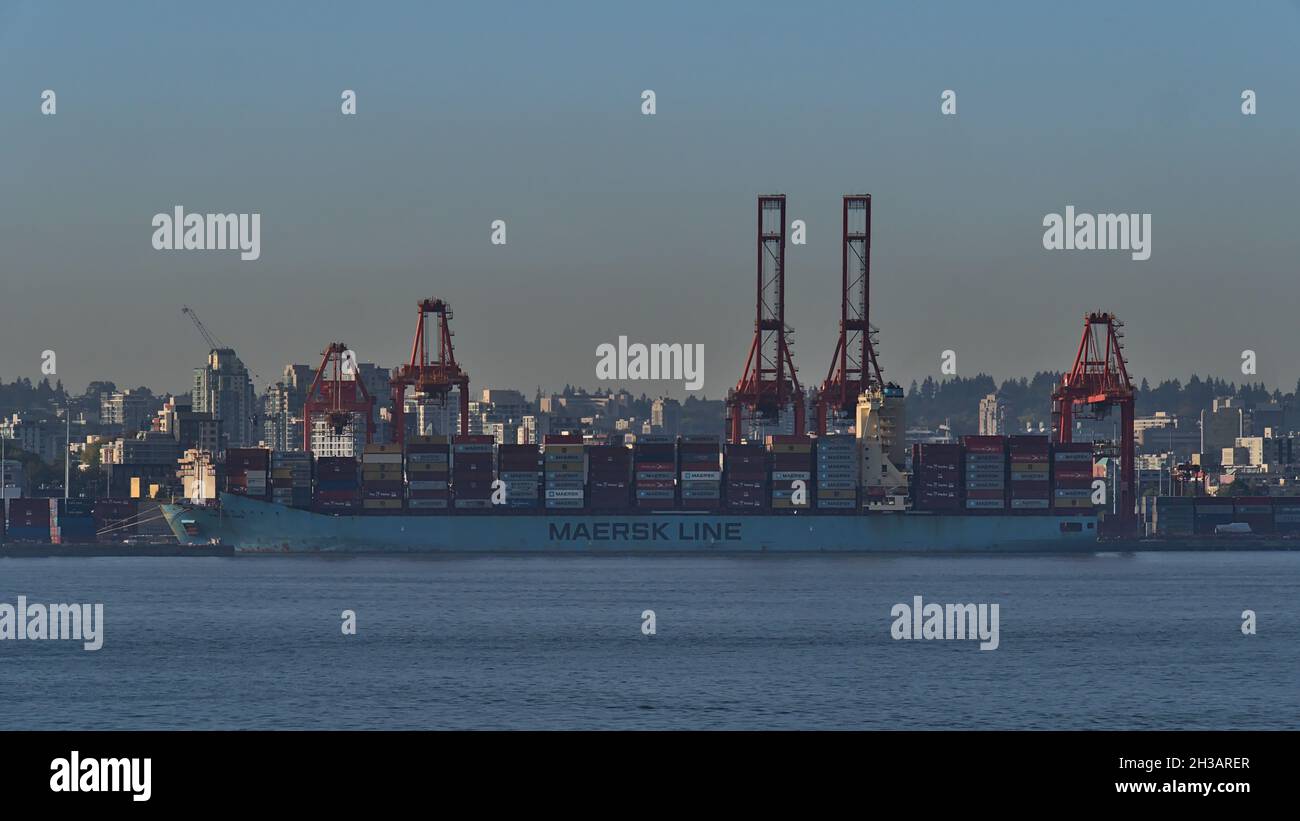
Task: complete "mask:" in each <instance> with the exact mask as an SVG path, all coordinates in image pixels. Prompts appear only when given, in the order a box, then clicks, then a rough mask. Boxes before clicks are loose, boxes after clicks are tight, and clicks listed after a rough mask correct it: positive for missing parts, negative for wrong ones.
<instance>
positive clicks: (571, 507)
mask: <svg viewBox="0 0 1300 821" xmlns="http://www.w3.org/2000/svg"><path fill="white" fill-rule="evenodd" d="M1090 447H1091V446H1090V445H1078V444H1063V445H1055V446H1053V445H1049V443H1048V440H1047V438H1046V437H1043V436H1010V437H1001V436H993V437H988V436H983V437H966V439H965V440H964V441H963V442H960V443H952V444H918V445H914V446H913V448H912V460H913V468H914V476H913V477H912V480H911V482H910V483H909V484H910V486H899V485H897V484H895V486H894V487H889V486H888V484H887V483H882V482H880V481H879V480H877V478H876V477H877V476H878V475H879V474H880V473H881V471H880V469H879V467H878V464H879V454H878V453H877V454H874V458H873V454H872V453H871V449H870V448H869V447H866V446H865V445H864V441H863V440H861V439H858V438H857V437H856V436H854V435H852V434H827V435H823V436H803V435H799V436H794V435H773V436H768V437H766V440H765V442H763V443H738V444H730V443H727V444H723V443H722V442H721V441H720V438H719V437H716V436H682V437H668V436H642V437H639V438H638V439H637V441H636V442H635V443H634V444H633V445H631V446H630V447H629V446H627V445H623V444H608V443H592V442H584V441H583V438H582V437H581V436H577V435H564V434H554V435H547V436H545V437H544V441H543V442H542V443H541V444H540V445H513V444H505V445H498V444H495V443H494V441H493V439H492V437H490V436H476V435H470V436H457V437H448V436H414V437H408V439H407V441H406V443H405V444H404V445H400V446H399V445H391V444H384V445H379V444H372V445H366V446H365V449H364V452H363V453H361V454H360V458H359V459H357V458H352V457H322V458H317V459H314V460H307V461H306V462H305V464H313V463H314V470H313V471H312V474H313V475H312V476H311V478H310V479H309V478H308V477H307V473H306V471H305V470H304V468H303V462H301V461H296V462H295V464H294V466H293V467H292V468H291V467H286V466H281V467H278V468H274V467H272V468H270V470H269V477H268V478H265V479H264V478H263V476H264V474H266V473H267V468H268V467H269V466H271V465H273V464H274V461H273V460H274V457H273V456H272V454H271V453H270V452H269V451H266V450H261V449H232V450H231V451H229V452H228V453H227V456H226V475H225V477H224V480H223V486H224V490H223V492H221V494H220V500H219V502H217V503H205V504H164V505H163V506H162V511H163V513H164V515H165V516H166V520H167V522H168V524H169V525H170V526H171V528H172V531H173V532H174V533H175V535H176V537H177V539H178V540H179V541H180V543H181V544H183V545H192V546H203V545H214V544H221V545H226V546H229V547H231V548H233V550H234V552H236V553H437V552H469V553H473V552H504V553H516V552H518V553H529V552H583V551H592V552H620V553H671V552H767V553H807V552H819V551H822V552H861V553H876V552H891V551H906V552H922V551H937V552H945V551H946V552H978V551H1070V550H1076V551H1088V550H1095V549H1097V534H1098V532H1097V515H1096V511H1095V509H1094V507H1093V505H1092V503H1091V501H1090V498H1089V496H1090V492H1091V491H1090V487H1091V481H1092V480H1091V453H1090ZM1080 455H1082V457H1083V460H1085V461H1086V462H1087V464H1086V465H1084V468H1085V470H1080V467H1079V466H1080V465H1081V464H1082V463H1081V462H1080V460H1079V456H1080ZM250 474H251V475H252V476H253V478H252V479H250ZM891 481H894V482H895V483H897V481H898V480H897V478H894V479H893V480H891ZM904 482H906V479H904ZM1081 482H1082V485H1081ZM900 491H901V492H900Z"/></svg>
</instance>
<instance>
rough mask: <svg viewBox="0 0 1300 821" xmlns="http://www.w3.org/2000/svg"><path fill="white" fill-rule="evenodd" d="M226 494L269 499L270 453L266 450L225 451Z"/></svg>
mask: <svg viewBox="0 0 1300 821" xmlns="http://www.w3.org/2000/svg"><path fill="white" fill-rule="evenodd" d="M225 464H226V470H225V473H226V486H225V490H226V492H227V493H237V494H239V495H240V496H247V497H249V498H250V499H269V498H271V496H270V492H271V486H270V483H269V482H268V481H267V480H268V479H269V478H270V475H271V451H269V450H267V449H266V448H229V449H227V450H226V463H225Z"/></svg>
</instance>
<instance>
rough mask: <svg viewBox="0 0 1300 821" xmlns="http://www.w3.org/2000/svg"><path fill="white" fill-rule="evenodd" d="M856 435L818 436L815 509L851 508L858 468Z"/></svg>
mask: <svg viewBox="0 0 1300 821" xmlns="http://www.w3.org/2000/svg"><path fill="white" fill-rule="evenodd" d="M861 461H862V460H861V458H860V455H859V450H858V438H857V437H856V436H851V435H848V434H842V433H833V434H828V435H826V436H822V437H820V438H818V439H817V509H818V510H854V509H856V508H857V506H858V473H859V471H860V470H861V467H862V466H861Z"/></svg>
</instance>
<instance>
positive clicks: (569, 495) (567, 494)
mask: <svg viewBox="0 0 1300 821" xmlns="http://www.w3.org/2000/svg"><path fill="white" fill-rule="evenodd" d="M546 498H547V499H581V498H583V492H582V491H581V490H547V491H546Z"/></svg>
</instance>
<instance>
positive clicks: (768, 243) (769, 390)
mask: <svg viewBox="0 0 1300 821" xmlns="http://www.w3.org/2000/svg"><path fill="white" fill-rule="evenodd" d="M757 296H758V302H757V315H756V317H755V319H754V341H753V343H752V344H751V345H750V348H749V357H748V358H747V359H746V360H745V369H744V371H743V372H742V374H741V377H740V381H738V382H737V383H736V387H735V388H733V389H732V390H731V391H730V392H728V394H727V428H728V438H729V440H730V441H731V442H740V440H741V438H742V435H743V433H744V429H745V427H746V424H745V423H746V421H748V422H749V424H750V427H758V426H761V425H763V424H767V423H771V422H774V421H777V420H779V419H780V418H781V414H782V413H784V412H785V409H786V408H788V407H790V406H793V412H794V432H795V434H796V435H802V434H803V432H804V392H803V388H801V387H799V378H798V376H797V375H796V372H795V367H794V357H793V356H792V355H791V353H790V336H791V335H792V334H793V332H792V331H791V330H790V328H788V327H787V326H786V324H785V195H784V194H767V195H763V196H760V197H759V198H758V295H757Z"/></svg>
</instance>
